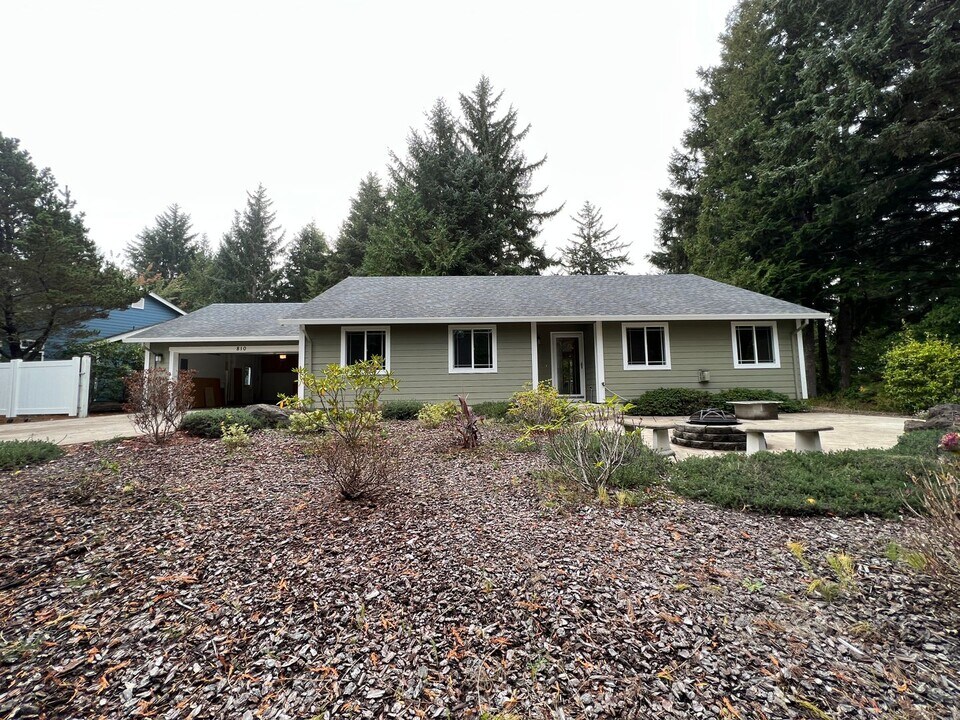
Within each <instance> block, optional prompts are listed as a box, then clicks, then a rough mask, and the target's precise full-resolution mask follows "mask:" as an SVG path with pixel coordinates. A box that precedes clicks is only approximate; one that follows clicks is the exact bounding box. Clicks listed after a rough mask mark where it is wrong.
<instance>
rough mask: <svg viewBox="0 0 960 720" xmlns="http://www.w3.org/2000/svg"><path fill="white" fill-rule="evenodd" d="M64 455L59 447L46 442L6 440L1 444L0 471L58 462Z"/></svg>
mask: <svg viewBox="0 0 960 720" xmlns="http://www.w3.org/2000/svg"><path fill="white" fill-rule="evenodd" d="M62 455H63V450H62V449H61V448H60V446H59V445H55V444H54V443H52V442H47V441H46V440H5V441H3V442H0V470H16V469H17V468H21V467H24V466H26V465H37V464H39V463H44V462H48V461H50V460H56V459H57V458H58V457H61V456H62Z"/></svg>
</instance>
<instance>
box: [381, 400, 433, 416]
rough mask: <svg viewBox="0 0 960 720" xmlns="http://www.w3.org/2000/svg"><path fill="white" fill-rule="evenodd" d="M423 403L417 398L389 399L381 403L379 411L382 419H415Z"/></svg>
mask: <svg viewBox="0 0 960 720" xmlns="http://www.w3.org/2000/svg"><path fill="white" fill-rule="evenodd" d="M422 407H423V403H422V402H419V401H417V400H391V401H389V402H385V403H383V405H382V406H381V408H380V412H381V413H382V414H383V418H384V420H416V419H417V413H418V412H420V408H422Z"/></svg>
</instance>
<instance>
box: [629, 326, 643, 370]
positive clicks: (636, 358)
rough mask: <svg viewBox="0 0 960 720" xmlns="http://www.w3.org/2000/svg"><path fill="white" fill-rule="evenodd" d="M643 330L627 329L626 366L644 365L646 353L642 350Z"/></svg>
mask: <svg viewBox="0 0 960 720" xmlns="http://www.w3.org/2000/svg"><path fill="white" fill-rule="evenodd" d="M643 335H644V333H643V328H627V364H628V365H646V363H647V351H646V350H645V349H644V342H643Z"/></svg>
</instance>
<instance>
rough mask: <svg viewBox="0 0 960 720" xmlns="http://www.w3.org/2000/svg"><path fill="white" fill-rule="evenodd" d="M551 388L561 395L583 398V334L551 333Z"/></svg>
mask: <svg viewBox="0 0 960 720" xmlns="http://www.w3.org/2000/svg"><path fill="white" fill-rule="evenodd" d="M552 335H553V386H554V387H555V388H557V392H559V393H560V394H561V395H569V396H571V397H583V333H552Z"/></svg>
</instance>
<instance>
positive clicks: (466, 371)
mask: <svg viewBox="0 0 960 720" xmlns="http://www.w3.org/2000/svg"><path fill="white" fill-rule="evenodd" d="M495 372H497V369H496V368H479V369H474V368H447V373H448V374H449V375H491V374H493V373H495Z"/></svg>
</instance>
